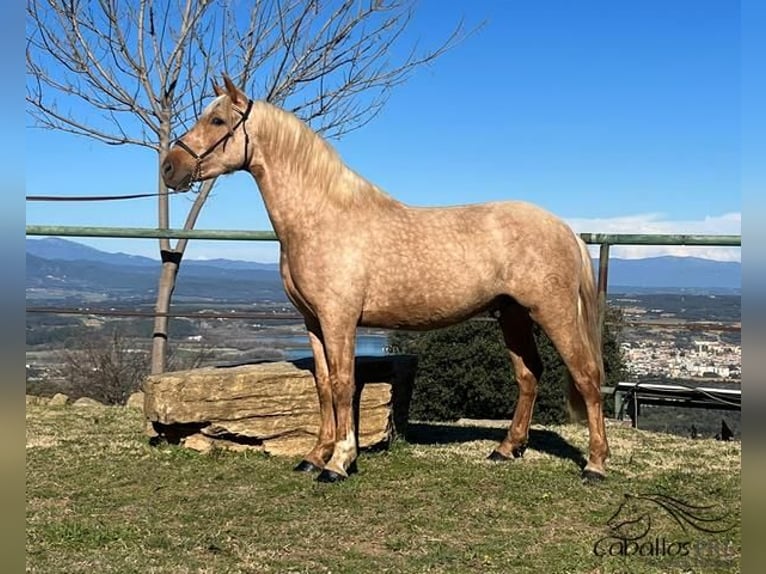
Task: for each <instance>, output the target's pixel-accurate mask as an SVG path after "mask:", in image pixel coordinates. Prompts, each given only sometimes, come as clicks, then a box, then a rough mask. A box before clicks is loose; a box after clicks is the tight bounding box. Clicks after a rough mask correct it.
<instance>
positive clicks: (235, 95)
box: [223, 74, 248, 107]
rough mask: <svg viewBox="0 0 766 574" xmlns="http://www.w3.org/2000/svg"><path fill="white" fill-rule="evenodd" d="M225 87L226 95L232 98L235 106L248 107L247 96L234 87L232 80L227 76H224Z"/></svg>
mask: <svg viewBox="0 0 766 574" xmlns="http://www.w3.org/2000/svg"><path fill="white" fill-rule="evenodd" d="M223 85H224V86H225V88H226V94H227V95H228V96H229V97H230V98H231V103H232V104H234V105H235V106H240V107H244V106H246V105H247V100H248V98H247V96H246V95H245V94H244V92H242V90H240V89H239V88H237V86H235V85H234V82H232V81H231V78H229V76H227V75H226V74H223Z"/></svg>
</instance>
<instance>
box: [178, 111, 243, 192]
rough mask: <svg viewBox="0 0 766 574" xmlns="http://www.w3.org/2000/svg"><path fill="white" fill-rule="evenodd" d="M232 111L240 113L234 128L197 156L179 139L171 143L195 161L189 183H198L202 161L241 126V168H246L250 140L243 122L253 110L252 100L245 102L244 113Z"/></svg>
mask: <svg viewBox="0 0 766 574" xmlns="http://www.w3.org/2000/svg"><path fill="white" fill-rule="evenodd" d="M232 107H233V106H232ZM233 109H234V111H235V112H238V113H240V114H241V115H242V117H240V118H239V121H238V122H237V123H236V124H234V127H232V128H231V129H230V130H229V131H228V133H226V134H225V135H224V136H222V137H221V138H219V139H218V140H217V141H216V142H215V143H214V144H213V145H211V146H210V147H209V148H207V149H206V150H205V151H204V152H202V153H200V154H198V153H197V152H196V151H194V150H193V149H192V148H190V147H189V146H188V145H186V144H185V143H184V142H183V140H182V139H181V138H178V139H177V140H176V141H174V142H173V145H177V146H178V147H180V148H181V149H182V150H184V151H185V152H187V153H188V154H189V155H191V156H192V157H193V158H194V159H195V160H197V163H196V165H195V166H194V173H193V174H192V177H191V180H190V183H191V182H193V181H198V180H199V178H200V176H201V175H202V160H203V159H205V158H206V157H207V156H209V155H210V154H211V153H213V152H214V151H215V150H216V149H217V148H218V146H219V145H221V144H222V143H224V142H226V140H228V139H229V138H230V137H232V136H233V135H234V132H235V131H236V129H237V128H238V127H239V126H242V131H243V132H244V133H245V158H244V159H243V160H242V167H243V168H245V167H247V163H248V154H247V151H248V147H249V146H248V144H249V143H250V138H249V136H248V134H247V130H246V129H245V121H246V120H247V118H248V116H249V115H250V110H252V109H253V100H249V101H248V102H247V107H246V108H245V111H244V112H241V111H239V110H238V109H237V108H233ZM181 137H183V136H181Z"/></svg>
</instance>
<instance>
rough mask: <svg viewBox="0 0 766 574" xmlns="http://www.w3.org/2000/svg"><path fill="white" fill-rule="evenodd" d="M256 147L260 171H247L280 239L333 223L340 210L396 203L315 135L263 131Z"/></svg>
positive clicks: (341, 212) (340, 214) (286, 239)
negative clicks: (368, 203) (258, 190)
mask: <svg viewBox="0 0 766 574" xmlns="http://www.w3.org/2000/svg"><path fill="white" fill-rule="evenodd" d="M271 113H274V112H273V111H272V112H271ZM314 138H316V139H314ZM258 143H259V146H260V147H261V153H262V157H261V158H259V160H260V161H262V163H263V166H262V167H263V169H258V170H253V169H251V173H252V174H253V176H254V177H255V179H256V181H257V183H258V188H259V189H260V191H261V195H262V196H263V200H264V203H265V204H266V210H267V211H268V213H269V218H270V219H271V223H272V225H273V226H274V230H275V231H276V233H277V236H278V237H279V238H280V241H283V242H284V241H288V240H289V238H290V237H294V236H296V235H299V234H304V233H306V232H307V230H310V229H316V228H317V227H318V226H322V225H324V224H326V223H328V224H333V222H336V223H337V218H338V217H342V214H343V212H344V211H348V210H352V209H360V208H364V205H365V204H366V203H367V202H373V203H381V202H382V203H386V202H390V203H391V204H392V205H393V204H396V203H397V202H395V201H394V200H393V199H391V198H390V197H388V196H387V195H385V194H384V193H383V192H380V191H378V190H377V189H376V188H374V187H373V186H372V184H370V183H369V182H367V181H366V180H364V179H363V178H361V177H360V176H358V175H356V174H355V173H354V172H353V171H351V170H350V169H349V168H347V167H346V166H345V165H344V164H343V163H342V162H341V161H340V159H339V158H338V157H337V154H335V152H334V151H333V150H332V148H330V146H329V145H327V144H325V143H324V142H323V141H321V140H320V139H319V136H316V135H315V134H313V133H308V132H303V133H301V132H292V133H290V132H287V133H286V131H283V132H274V133H266V134H261V135H260V137H259V142H258Z"/></svg>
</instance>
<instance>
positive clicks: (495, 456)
mask: <svg viewBox="0 0 766 574" xmlns="http://www.w3.org/2000/svg"><path fill="white" fill-rule="evenodd" d="M487 460H492V461H495V462H505V461H506V460H511V459H510V458H509V457H507V456H505V455H504V454H503V453H501V452H499V451H496V450H493V451H492V452H491V453H489V456H488V457H487Z"/></svg>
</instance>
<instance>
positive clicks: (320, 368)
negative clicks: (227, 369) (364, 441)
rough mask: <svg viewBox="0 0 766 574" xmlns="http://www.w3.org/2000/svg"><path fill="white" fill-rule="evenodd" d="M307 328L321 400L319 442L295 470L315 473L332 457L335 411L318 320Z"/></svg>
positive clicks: (309, 321) (308, 324)
mask: <svg viewBox="0 0 766 574" xmlns="http://www.w3.org/2000/svg"><path fill="white" fill-rule="evenodd" d="M306 328H307V329H308V333H309V342H310V343H311V351H312V352H313V354H314V380H315V383H316V389H317V396H318V398H319V418H320V423H319V437H318V438H317V442H316V444H315V445H314V448H312V449H311V450H310V451H309V452H308V453H307V454H306V455H305V456H304V457H303V460H302V461H301V462H299V463H298V465H297V466H296V467H295V468H294V469H293V470H296V471H299V472H314V471H320V470H322V469H323V468H324V466H325V463H326V462H327V461H328V460H329V459H330V457H331V456H332V451H333V448H334V445H335V411H334V408H333V401H332V386H331V383H330V372H329V369H328V367H327V358H326V355H325V349H324V339H323V337H322V331H321V329H320V328H319V322H318V321H316V320H307V321H306Z"/></svg>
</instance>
